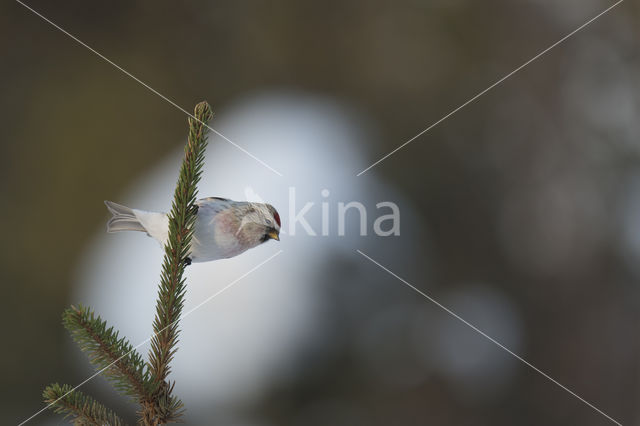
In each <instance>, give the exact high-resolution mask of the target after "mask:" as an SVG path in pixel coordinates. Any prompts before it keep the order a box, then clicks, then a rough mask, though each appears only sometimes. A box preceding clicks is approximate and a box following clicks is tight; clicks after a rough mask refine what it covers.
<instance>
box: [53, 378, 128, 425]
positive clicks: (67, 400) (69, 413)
mask: <svg viewBox="0 0 640 426" xmlns="http://www.w3.org/2000/svg"><path fill="white" fill-rule="evenodd" d="M72 389H73V388H72V387H71V386H69V385H62V386H60V385H59V384H57V383H53V384H51V385H49V386H47V387H46V388H45V390H44V392H42V397H43V398H44V400H45V402H46V403H47V404H52V407H53V410H54V411H55V412H56V413H58V414H64V415H65V417H72V418H73V423H74V424H75V425H95V426H107V425H108V426H121V425H124V422H123V421H122V419H120V417H118V416H117V415H116V414H115V413H114V412H113V411H111V410H109V409H108V408H106V407H105V406H104V405H102V404H100V403H99V402H97V401H96V400H94V399H93V398H91V397H90V396H88V395H85V394H83V393H82V392H80V391H77V390H76V391H73V390H72Z"/></svg>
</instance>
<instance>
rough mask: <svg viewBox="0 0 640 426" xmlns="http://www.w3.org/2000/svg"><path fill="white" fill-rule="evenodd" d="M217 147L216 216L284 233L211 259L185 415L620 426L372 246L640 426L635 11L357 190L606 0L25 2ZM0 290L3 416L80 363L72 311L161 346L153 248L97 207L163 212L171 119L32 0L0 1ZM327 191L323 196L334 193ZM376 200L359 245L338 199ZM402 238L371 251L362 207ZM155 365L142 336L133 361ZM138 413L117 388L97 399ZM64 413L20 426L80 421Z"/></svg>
mask: <svg viewBox="0 0 640 426" xmlns="http://www.w3.org/2000/svg"><path fill="white" fill-rule="evenodd" d="M28 4H29V5H31V6H32V7H34V8H35V9H36V10H38V11H39V12H40V13H42V14H43V15H44V16H46V17H48V18H49V19H51V20H52V21H53V22H55V23H57V24H58V25H60V26H62V27H63V28H65V29H66V30H68V31H69V32H71V33H72V34H74V35H75V36H77V37H78V38H80V39H81V40H82V41H84V42H86V43H87V44H89V45H90V46H92V47H93V48H95V49H96V50H98V51H99V52H101V53H102V54H104V55H105V56H107V57H109V58H110V59H111V60H113V61H114V62H116V63H117V64H118V65H120V66H122V67H123V68H125V69H126V70H128V71H129V72H131V73H133V74H134V75H136V76H137V77H138V78H140V79H141V80H143V81H144V82H146V83H147V84H149V85H150V86H151V87H153V88H155V89H156V90H158V91H159V92H161V93H162V94H164V95H166V96H167V97H169V98H170V99H172V100H174V101H175V102H176V103H177V104H179V105H181V106H182V107H184V108H185V109H187V110H189V111H191V110H192V109H193V106H194V105H195V104H196V103H197V102H199V101H201V100H203V99H206V100H207V101H209V102H210V104H211V105H212V107H213V108H214V110H215V111H216V116H215V118H214V120H213V122H212V123H211V125H212V126H213V127H214V128H216V129H217V130H219V131H221V132H222V133H223V134H225V135H226V136H227V137H228V138H230V139H231V140H233V141H234V142H236V143H238V144H239V145H241V146H243V147H245V148H246V149H248V150H249V151H250V152H251V153H252V154H254V155H256V156H257V157H259V158H260V159H262V160H264V161H266V162H267V163H268V164H269V165H270V166H272V167H274V168H275V169H277V170H278V171H280V172H281V173H282V174H283V176H282V177H279V176H277V175H276V174H274V173H272V172H271V171H269V170H268V169H267V168H265V167H264V166H262V165H261V164H259V163H258V162H256V161H255V160H253V159H251V158H250V157H248V156H247V155H245V154H244V153H242V152H241V151H239V150H238V149H236V148H234V147H233V146H231V145H230V144H229V143H228V142H225V141H224V140H223V139H221V138H220V137H214V136H212V137H211V138H210V146H209V148H208V151H207V162H206V167H205V172H204V179H203V182H202V184H201V185H200V193H201V195H202V196H223V197H230V198H234V199H244V198H245V197H249V198H251V197H256V196H259V197H261V198H263V199H264V200H267V201H269V202H271V203H273V204H274V205H275V206H276V207H277V208H278V210H279V211H280V214H281V215H282V217H283V222H284V224H283V225H284V229H285V231H287V230H288V220H289V217H290V216H291V210H290V209H291V206H290V205H289V191H290V187H294V188H295V190H296V207H295V209H294V212H297V211H299V210H300V209H301V207H302V206H303V205H304V204H305V203H307V202H313V203H315V204H314V207H313V208H312V209H311V211H310V213H309V214H308V215H307V218H308V220H309V222H310V224H311V225H312V227H313V228H314V229H315V230H316V232H317V233H320V229H321V226H320V223H321V203H323V202H326V203H327V205H328V206H329V211H330V215H329V217H330V229H331V232H330V233H329V235H328V236H321V235H318V236H315V237H311V236H306V235H304V234H303V233H302V232H300V228H298V230H297V231H298V232H299V234H296V235H295V236H291V235H283V236H282V241H281V242H280V243H275V242H270V243H269V244H266V245H264V246H261V247H259V248H257V249H255V250H252V251H250V252H247V253H245V254H243V255H242V256H239V257H237V258H234V259H229V260H225V261H220V262H213V263H207V264H195V265H193V266H192V267H191V268H189V272H188V282H189V284H188V285H189V287H188V299H187V306H186V309H187V310H189V309H191V308H193V307H195V306H197V305H198V304H199V303H201V302H202V301H204V300H207V298H208V297H210V296H211V295H213V294H215V293H216V291H218V290H220V289H222V288H223V287H225V286H226V285H228V284H229V283H231V282H233V281H234V280H236V279H237V278H239V277H241V276H242V275H243V274H244V273H245V272H246V271H248V270H250V269H251V268H253V267H255V266H256V265H258V264H260V263H261V262H262V261H264V260H265V259H267V258H269V257H270V256H272V255H273V254H275V253H276V252H277V251H278V250H283V252H282V253H281V254H279V255H278V256H276V257H275V258H274V259H273V260H271V261H269V262H268V263H267V264H265V265H264V266H262V267H261V268H260V269H258V270H256V271H255V272H253V273H252V274H251V275H249V276H247V277H246V278H243V279H242V280H241V281H239V282H237V283H236V284H234V286H233V287H231V288H229V289H228V290H226V291H225V292H224V293H223V294H220V295H219V296H217V297H216V298H215V299H214V300H211V301H210V302H208V303H206V304H205V305H203V307H202V308H200V309H198V310H196V311H193V313H191V314H189V316H188V317H186V318H184V320H183V322H182V324H181V326H182V340H181V345H180V350H179V352H178V354H177V356H176V360H175V365H174V378H175V380H176V383H177V384H176V392H177V394H178V395H179V396H180V397H182V399H183V401H184V402H185V404H186V410H187V411H186V417H185V421H186V423H187V424H225V425H265V426H267V425H324V424H335V425H387V424H403V425H422V424H436V425H471V424H473V425H513V424H519V425H534V424H535V425H537V424H546V425H565V424H580V425H605V424H612V423H611V422H610V421H609V420H607V419H606V418H605V417H603V416H602V415H601V414H599V413H597V412H596V411H594V410H593V409H591V408H589V407H588V406H586V405H585V404H583V403H582V402H580V401H579V400H578V399H576V398H575V397H573V396H571V395H570V394H568V393H567V392H565V391H564V390H562V389H560V388H559V387H558V386H556V385H554V384H553V383H551V382H550V381H548V380H547V379H545V378H544V377H542V376H541V375H540V374H538V373H536V372H534V371H533V370H531V369H530V368H529V367H527V366H525V365H523V364H522V363H520V362H518V361H517V360H515V359H514V358H513V357H511V356H510V355H509V354H507V353H506V352H504V351H503V350H501V349H500V348H498V347H496V346H495V345H493V344H492V343H490V342H489V341H487V340H486V339H485V338H484V337H482V336H480V335H479V334H477V333H476V332H474V331H473V330H471V329H469V328H468V327H467V326H465V325H464V324H462V323H461V322H459V321H458V320H456V319H455V318H453V317H452V316H450V315H449V314H447V313H446V312H444V311H442V310H441V309H439V308H438V307H437V306H435V305H434V304H432V303H431V302H429V301H428V300H426V299H425V298H423V297H422V296H420V295H418V294H417V293H415V292H414V291H412V290H411V289H409V288H407V287H406V286H405V285H404V284H403V283H402V282H400V281H399V280H397V279H395V278H394V277H392V276H391V275H389V274H387V273H386V272H384V271H382V270H381V269H380V268H378V267H377V266H376V265H374V264H373V263H371V262H369V261H368V260H367V259H365V258H364V257H362V256H360V255H359V254H358V253H357V252H356V251H355V250H356V249H360V250H362V251H363V252H365V253H366V254H367V255H369V256H371V257H372V258H373V259H375V260H376V261H378V262H380V263H381V264H383V265H384V266H386V267H387V268H389V269H390V270H392V271H393V272H395V273H396V274H398V275H399V276H401V277H403V278H404V279H406V280H407V281H408V282H410V283H411V284H413V285H415V286H416V287H417V288H419V289H421V290H422V291H424V292H426V293H427V294H429V295H430V296H433V297H434V298H435V299H437V300H438V301H439V302H441V303H443V304H444V305H446V306H448V307H449V308H451V309H453V310H454V311H455V312H457V313H458V314H459V315H460V316H462V317H463V318H465V319H466V320H468V321H470V322H471V323H473V324H475V325H476V326H478V327H479V328H480V329H482V330H483V331H485V332H486V333H487V334H489V335H491V336H492V337H494V338H496V339H497V340H499V341H500V342H502V343H504V344H505V345H506V346H507V347H509V348H510V349H512V350H513V351H514V352H516V353H518V354H520V355H521V356H523V357H524V358H525V359H526V360H527V361H529V362H531V363H532V364H533V365H535V366H536V367H538V368H540V369H541V370H543V371H545V372H546V373H548V374H549V375H550V376H552V377H553V378H554V379H556V380H558V381H559V382H560V383H562V384H563V385H565V386H567V387H568V388H570V389H571V390H572V391H574V392H576V393H577V394H579V395H580V396H582V397H584V398H585V399H586V400H588V401H589V402H591V403H593V404H594V405H595V406H597V407H598V408H599V409H601V410H603V411H604V412H606V413H607V414H608V415H610V416H612V417H613V418H615V419H616V420H617V421H619V422H621V423H622V424H625V425H626V424H640V409H639V408H638V407H639V405H638V399H639V398H640V368H639V367H640V339H639V337H638V333H637V325H638V322H639V321H640V285H639V284H640V123H639V120H638V116H639V114H640V96H639V93H640V78H639V77H638V76H639V75H640V74H639V71H640V55H639V53H638V52H639V48H640V34H639V31H638V28H640V27H639V25H638V24H639V22H638V19H639V17H640V10H639V8H638V5H637V3H634V2H630V1H628V2H624V3H622V4H621V5H619V6H618V7H616V8H614V9H613V10H612V11H611V12H609V13H608V14H607V15H605V16H603V17H602V18H600V19H599V20H597V21H596V22H594V23H593V24H591V25H590V26H588V27H587V28H585V29H584V30H583V31H581V32H579V33H578V34H576V35H575V36H574V37H572V38H570V39H569V40H567V42H565V43H563V44H562V45H560V46H558V47H557V48H555V49H554V50H552V51H551V52H549V53H548V54H547V55H545V56H544V57H542V58H540V59H539V60H537V61H535V62H534V63H532V64H531V65H529V66H528V67H526V68H525V69H524V70H522V71H521V72H519V73H518V74H516V75H515V76H513V77H512V78H510V79H508V80H507V81H505V82H504V83H502V84H501V85H499V86H498V87H496V88H495V89H494V90H492V91H490V92H489V93H487V94H486V95H484V96H483V97H481V98H480V99H478V100H477V101H476V102H474V103H472V104H470V105H469V106H467V107H466V108H464V109H463V110H461V111H459V112H458V113H457V114H455V115H453V116H452V117H450V118H449V119H448V120H446V121H444V122H443V123H441V124H440V125H438V126H437V127H435V128H434V129H432V130H431V131H429V132H428V133H426V134H424V135H422V136H421V137H420V138H418V139H417V140H415V141H414V142H412V143H411V144H409V145H408V146H407V147H406V148H404V149H403V150H400V151H399V152H397V153H396V154H395V155H393V156H391V157H389V158H388V159H387V160H386V161H384V162H382V163H380V164H379V165H378V166H377V167H375V168H373V169H371V170H370V171H368V172H367V173H365V174H363V175H362V176H359V177H356V174H357V173H359V172H360V171H362V170H363V169H364V168H366V167H368V166H369V165H370V164H371V163H373V162H374V161H376V160H377V159H379V158H380V157H382V156H383V155H384V154H386V153H387V152H389V151H390V150H392V149H394V148H395V147H397V146H398V145H400V144H402V143H403V142H404V141H406V140H408V139H409V138H411V137H413V136H415V135H416V134H417V133H419V132H420V131H422V130H423V129H425V128H426V127H428V126H429V125H431V124H432V123H433V122H435V121H436V120H438V119H439V118H441V117H442V116H443V115H445V114H446V113H448V112H449V111H451V110H452V109H454V108H456V107H457V106H459V105H460V104H462V103H463V102H465V101H467V100H468V99H469V98H471V97H472V96H473V95H475V94H476V93H478V92H479V91H481V90H483V89H485V88H486V87H487V86H489V85H490V84H492V83H493V82H495V81H496V80H498V79H499V78H500V77H502V76H504V75H505V74H507V73H508V72H510V71H512V70H513V69H514V68H516V67H517V66H519V65H520V64H522V63H523V62H525V61H527V60H529V59H530V58H531V57H533V56H534V55H536V54H537V53H538V52H540V51H541V50H543V49H544V48H546V47H548V46H549V45H551V44H552V43H554V42H556V41H557V40H558V39H560V38H561V37H563V36H564V35H566V34H567V33H569V32H571V31H572V30H574V29H575V28H577V27H578V26H580V25H582V24H583V23H584V22H586V21H587V20H589V19H591V18H592V17H593V16H595V15H597V14H598V13H600V12H601V11H602V10H604V9H605V8H606V7H608V6H609V5H611V4H612V3H609V2H603V1H596V0H588V1H587V0H581V1H577V0H566V1H551V0H518V1H505V0H503V1H488V2H472V1H469V0H448V1H444V0H434V1H416V0H413V1H401V2H393V3H388V2H364V1H342V2H334V1H328V2H322V3H311V2H295V1H287V0H283V1H276V2H258V1H244V2H226V3H222V2H185V3H181V4H179V5H178V4H175V5H174V4H168V5H165V4H159V3H154V4H151V3H149V2H110V3H108V4H107V3H105V4H90V3H86V2H78V1H70V2H69V1H67V2H57V3H56V4H55V5H54V4H51V3H48V2H44V1H35V0H34V1H31V2H29V3H28ZM0 52H1V55H2V60H1V61H0V81H1V82H2V83H1V84H2V88H3V90H2V92H3V96H1V97H0V117H2V118H1V119H0V120H1V121H2V126H0V135H1V139H0V140H1V143H0V177H1V178H0V191H1V194H2V203H3V208H2V209H0V218H1V219H2V223H3V224H4V227H3V232H2V233H3V241H4V244H2V248H1V249H0V250H1V252H0V254H1V255H0V274H1V275H0V277H1V278H0V279H1V282H2V286H3V291H4V294H5V297H4V299H3V300H4V303H3V309H2V310H1V311H2V316H3V323H4V324H5V327H4V333H5V338H4V339H3V341H4V342H5V343H4V348H5V349H4V350H3V351H2V352H0V366H1V367H0V368H1V369H2V376H1V377H2V390H3V398H2V400H1V402H0V404H1V405H0V407H1V409H0V422H2V423H3V424H17V423H20V422H21V421H23V420H25V419H26V418H28V417H29V416H31V415H32V414H33V413H35V412H36V411H38V410H39V409H41V408H42V407H43V406H44V404H43V402H42V399H41V392H42V389H43V388H44V386H46V385H47V384H49V383H51V382H56V381H57V382H61V383H69V384H72V385H74V384H77V383H80V382H81V381H82V380H83V379H85V378H86V377H87V376H89V375H90V374H91V372H92V369H91V367H90V365H89V364H88V362H87V360H86V357H85V356H84V355H83V354H82V353H80V351H79V350H78V349H77V347H76V346H75V345H74V344H73V342H72V341H71V339H70V338H69V337H68V335H67V333H66V331H65V330H64V329H63V327H62V325H61V321H60V315H61V313H62V311H63V310H64V309H65V308H66V307H68V306H69V305H70V304H77V303H83V304H87V305H90V306H92V307H93V308H95V310H96V311H97V313H98V314H100V315H102V316H103V318H105V319H106V320H107V321H108V322H109V323H110V324H113V325H115V326H116V328H118V329H120V330H121V331H122V333H123V334H124V335H125V336H127V337H128V338H129V339H130V340H131V342H132V343H133V344H137V343H139V342H141V341H143V340H144V339H146V338H147V337H148V336H149V334H150V330H151V321H152V319H153V309H154V303H155V293H156V285H157V282H158V277H159V274H160V268H159V265H160V262H161V257H162V252H161V250H160V248H159V247H158V246H157V244H156V243H155V242H153V241H152V240H150V239H148V238H145V237H144V236H143V235H141V234H118V235H108V234H106V232H105V222H106V220H107V219H108V214H107V211H106V209H105V208H104V205H103V204H102V201H103V200H104V199H111V200H114V201H116V202H121V203H124V204H130V205H132V206H134V207H139V208H144V209H149V210H153V209H157V210H166V209H168V208H169V205H170V202H171V196H172V191H173V186H174V185H175V179H176V177H177V173H178V166H179V164H180V161H181V150H182V147H183V145H184V142H185V137H186V132H187V123H186V117H185V115H184V114H183V113H181V112H180V111H178V110H176V109H175V108H174V107H173V106H171V105H170V104H168V103H167V102H165V101H164V100H162V99H161V98H159V97H158V96H156V95H154V94H153V93H151V92H149V91H148V90H146V89H145V88H143V87H142V86H140V85H139V84H138V83H136V82H135V81H133V80H131V79H130V78H128V77H126V76H125V75H124V74H122V73H121V72H120V71H118V70H117V69H115V68H114V67H112V66H111V65H109V64H107V63H106V62H104V61H103V60H101V59H100V58H98V57H97V56H96V55H95V54H93V53H91V52H90V51H88V50H87V49H86V48H84V47H81V46H79V45H78V44H77V43H75V42H74V41H73V40H71V39H70V38H68V37H67V36H65V35H64V34H62V33H61V32H59V31H57V30H56V29H54V28H53V27H52V26H51V25H49V24H47V23H46V22H44V21H43V20H42V19H41V18H39V17H37V16H35V15H34V14H33V13H31V12H30V11H28V10H27V9H25V8H24V7H22V6H21V5H19V4H18V3H15V2H5V3H3V4H2V5H0ZM323 189H327V190H329V195H327V196H323V195H322V192H321V191H322V190H323ZM341 201H342V202H349V201H360V202H362V203H363V204H364V205H366V206H367V209H368V210H367V212H368V214H369V215H368V222H367V226H368V230H369V232H368V234H369V235H368V236H366V237H360V236H358V232H357V231H358V227H359V223H358V221H357V218H356V217H355V215H354V216H350V217H349V221H348V223H347V229H348V232H347V235H346V236H345V237H338V236H337V230H336V220H335V219H336V218H337V216H336V206H337V203H338V202H341ZM380 201H393V202H395V203H396V204H397V205H398V206H399V208H400V210H401V234H400V236H394V237H376V236H375V235H373V232H372V226H373V221H374V220H375V218H376V217H378V216H379V215H380V214H383V213H388V212H378V211H377V210H376V208H375V204H376V203H378V202H380ZM140 351H141V352H142V353H143V354H145V355H146V353H147V351H148V347H147V346H143V347H141V348H140ZM82 389H83V390H84V391H85V392H87V393H89V394H91V395H94V396H96V397H97V398H99V399H100V400H102V401H103V402H105V404H107V405H109V406H111V407H114V408H115V409H117V410H118V411H119V412H120V413H121V414H122V415H123V416H124V417H125V418H127V419H128V420H129V421H130V422H135V407H134V406H133V405H131V404H129V403H128V402H127V401H126V400H125V399H124V398H121V397H117V396H116V394H115V391H114V390H113V389H112V388H110V386H109V384H108V383H107V382H106V381H105V380H104V379H103V378H97V379H95V380H93V381H91V382H90V383H88V384H87V385H85V386H83V388H82ZM64 423H65V421H64V420H62V418H61V417H60V416H57V415H54V414H52V413H50V412H49V411H47V412H45V413H43V414H41V415H39V416H38V417H36V418H35V419H33V420H32V421H31V422H30V424H64Z"/></svg>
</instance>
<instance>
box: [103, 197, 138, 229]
mask: <svg viewBox="0 0 640 426" xmlns="http://www.w3.org/2000/svg"><path fill="white" fill-rule="evenodd" d="M104 204H105V205H106V206H107V209H109V212H110V213H111V214H112V215H113V217H111V219H109V222H107V232H120V231H142V232H147V230H146V229H145V227H144V226H142V224H141V223H140V221H139V220H138V218H137V217H136V214H135V213H134V212H133V210H132V209H130V208H129V207H126V206H123V205H120V204H117V203H114V202H113V201H105V202H104Z"/></svg>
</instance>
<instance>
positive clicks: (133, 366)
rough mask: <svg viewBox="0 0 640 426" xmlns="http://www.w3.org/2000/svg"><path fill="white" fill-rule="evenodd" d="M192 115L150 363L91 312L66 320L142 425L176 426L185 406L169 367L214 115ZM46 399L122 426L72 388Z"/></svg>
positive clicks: (204, 107)
mask: <svg viewBox="0 0 640 426" xmlns="http://www.w3.org/2000/svg"><path fill="white" fill-rule="evenodd" d="M194 116H195V119H194V118H189V138H188V142H187V145H186V147H185V156H184V161H183V163H182V167H181V168H180V176H179V178H178V184H177V186H176V190H175V194H174V199H173V203H172V208H171V212H170V213H169V239H168V242H167V244H166V246H165V253H164V261H163V264H162V274H161V277H160V286H159V289H158V300H157V303H156V316H155V319H154V321H153V331H154V334H153V336H152V338H151V349H150V351H149V361H148V362H147V363H145V362H144V361H143V359H142V356H140V354H139V353H138V352H137V351H136V350H135V348H134V347H133V346H132V345H131V344H130V343H129V342H128V341H127V340H126V339H125V338H124V337H122V338H120V337H119V336H118V332H117V331H115V330H114V329H113V327H109V328H107V323H106V322H105V321H103V320H102V319H101V318H100V317H99V316H98V317H96V316H95V314H94V313H93V311H91V310H90V309H89V308H83V307H82V306H78V307H75V306H72V307H71V308H70V309H67V310H66V311H65V312H64V314H63V316H62V317H63V324H64V326H65V327H66V328H67V330H68V331H69V332H70V333H71V336H72V337H73V339H74V340H75V341H76V343H77V344H78V346H80V348H81V349H82V350H83V351H84V352H86V353H87V354H88V356H89V359H90V360H91V362H92V363H93V364H94V365H95V366H96V367H97V368H98V369H100V370H104V372H105V375H106V376H107V377H108V378H109V379H110V380H111V381H112V382H113V384H114V386H115V387H116V389H117V390H119V391H120V392H122V393H124V394H126V395H128V396H130V397H132V398H134V399H136V400H137V401H138V402H139V403H140V405H141V411H140V414H141V418H140V420H139V421H140V423H142V424H144V425H153V426H156V425H160V424H166V423H168V422H171V421H176V420H179V418H180V416H181V415H182V413H183V403H182V401H180V400H179V399H178V398H177V397H176V396H174V395H173V387H174V385H175V383H174V382H169V381H168V380H167V377H168V375H169V373H170V372H171V368H170V367H169V363H170V362H171V360H172V359H173V356H174V355H175V353H176V351H177V350H178V348H177V344H178V335H179V328H178V322H179V320H180V314H181V313H182V308H183V305H184V297H185V292H186V287H185V280H184V277H183V275H184V270H185V266H186V265H187V264H188V263H190V259H189V258H188V257H187V256H188V253H189V246H190V243H191V238H192V235H193V227H194V225H195V220H196V213H197V211H198V209H197V206H196V204H195V201H196V193H197V184H198V182H199V181H200V176H201V173H202V166H203V164H204V150H205V147H206V145H207V136H206V130H207V126H206V123H207V122H208V121H209V120H210V119H211V117H212V116H213V114H212V112H211V108H210V107H209V104H207V103H206V102H201V103H199V104H198V105H196V108H195V113H194ZM43 397H44V399H45V401H46V402H47V404H48V406H50V407H51V408H52V409H53V410H54V411H55V412H56V413H63V414H66V415H67V416H73V417H74V423H75V424H79V425H112V426H120V425H122V424H123V422H122V420H121V419H120V418H119V417H118V416H117V415H116V414H115V413H113V412H112V411H111V410H108V409H107V408H105V407H104V406H103V405H102V404H100V403H99V402H97V401H95V400H94V399H93V398H91V397H89V396H86V395H84V394H82V393H81V392H79V391H77V390H74V389H73V388H72V387H71V386H69V385H62V386H60V385H58V384H57V383H54V384H52V385H50V386H48V387H47V388H45V390H44V392H43Z"/></svg>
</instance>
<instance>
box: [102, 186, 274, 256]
mask: <svg viewBox="0 0 640 426" xmlns="http://www.w3.org/2000/svg"><path fill="white" fill-rule="evenodd" d="M104 203H105V205H106V206H107V209H108V210H109V212H110V213H111V214H112V217H111V218H110V219H109V221H108V222H107V232H109V233H113V232H122V231H140V232H145V233H146V234H147V235H148V236H150V237H151V238H153V239H155V240H156V241H158V242H159V243H160V245H161V246H162V247H164V246H165V245H166V243H167V241H168V239H169V217H168V215H167V214H166V213H161V212H151V211H145V210H139V209H132V208H129V207H126V206H123V205H121V204H118V203H114V202H113V201H105V202H104ZM195 206H196V208H197V213H196V221H195V225H194V231H193V236H192V239H191V247H190V248H189V253H188V257H187V259H186V263H187V264H191V262H208V261H212V260H218V259H227V258H230V257H234V256H237V255H239V254H241V253H243V252H245V251H247V250H249V249H250V248H253V247H257V246H259V245H260V244H263V243H265V242H267V241H269V240H276V241H280V226H281V225H280V215H279V214H278V211H277V210H276V209H275V208H274V207H273V206H272V205H271V204H265V203H254V202H249V201H233V200H230V199H227V198H220V197H207V198H202V199H199V200H197V201H196V202H195Z"/></svg>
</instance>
